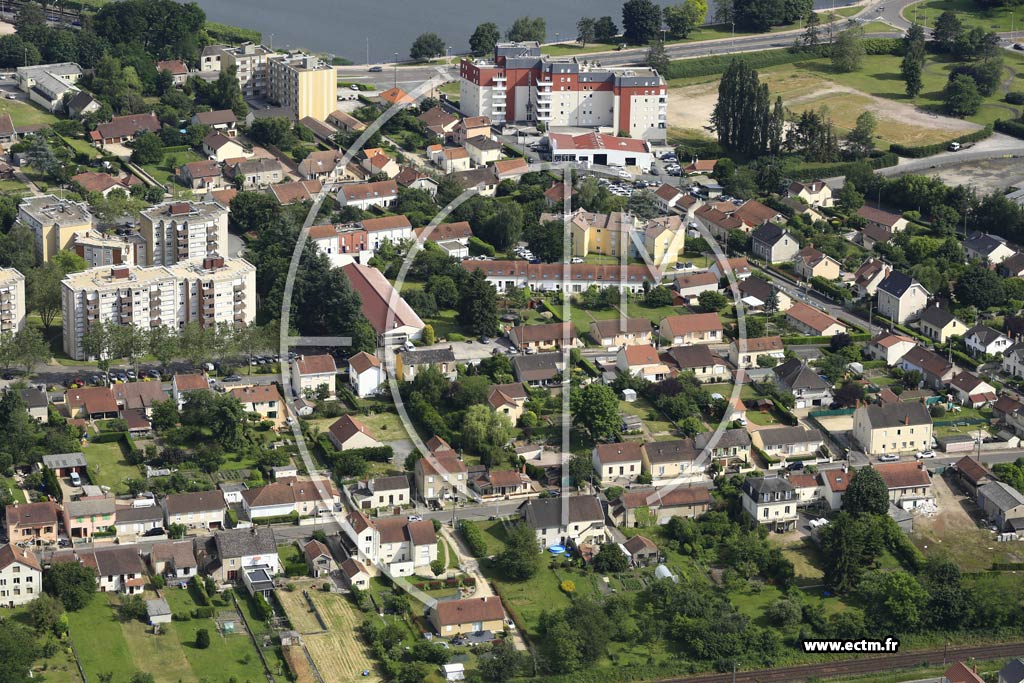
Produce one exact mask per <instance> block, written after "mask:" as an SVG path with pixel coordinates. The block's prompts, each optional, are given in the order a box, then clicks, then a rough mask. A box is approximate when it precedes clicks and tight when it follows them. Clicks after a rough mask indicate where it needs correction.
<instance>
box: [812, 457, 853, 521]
mask: <svg viewBox="0 0 1024 683" xmlns="http://www.w3.org/2000/svg"><path fill="white" fill-rule="evenodd" d="M818 476H819V477H820V478H821V497H822V498H823V499H824V500H825V502H826V503H828V507H829V509H830V510H832V511H833V512H835V511H836V510H839V509H840V508H841V507H842V506H843V496H844V495H845V494H846V488H847V487H848V486H849V485H850V481H851V480H852V479H853V475H852V474H850V473H849V472H848V471H847V469H846V468H845V467H844V468H843V469H841V470H822V471H821V472H820V473H819V474H818Z"/></svg>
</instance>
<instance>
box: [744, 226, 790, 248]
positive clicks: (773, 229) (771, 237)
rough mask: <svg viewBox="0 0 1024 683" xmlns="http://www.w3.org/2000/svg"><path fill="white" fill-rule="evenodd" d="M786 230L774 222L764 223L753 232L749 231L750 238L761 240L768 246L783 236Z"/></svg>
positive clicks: (756, 240)
mask: <svg viewBox="0 0 1024 683" xmlns="http://www.w3.org/2000/svg"><path fill="white" fill-rule="evenodd" d="M785 235H786V231H785V230H783V229H782V228H781V227H779V226H778V225H775V224H774V223H765V224H764V225H762V226H761V227H759V228H758V229H757V230H755V231H754V232H752V233H750V238H751V239H752V240H754V241H755V242H761V243H763V244H767V245H769V246H774V245H775V244H776V243H777V242H778V241H779V240H781V239H782V238H783V237H785Z"/></svg>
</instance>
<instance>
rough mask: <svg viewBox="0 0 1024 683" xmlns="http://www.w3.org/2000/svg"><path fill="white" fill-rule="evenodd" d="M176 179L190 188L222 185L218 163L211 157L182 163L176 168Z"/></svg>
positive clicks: (207, 188) (200, 188)
mask: <svg viewBox="0 0 1024 683" xmlns="http://www.w3.org/2000/svg"><path fill="white" fill-rule="evenodd" d="M178 180H180V181H181V183H182V184H183V185H184V186H185V187H187V188H189V189H190V190H213V189H216V188H219V187H224V177H223V175H222V170H221V167H220V164H219V163H217V162H216V161H214V160H212V159H203V160H202V161H192V162H189V163H187V164H183V165H182V166H180V167H179V168H178Z"/></svg>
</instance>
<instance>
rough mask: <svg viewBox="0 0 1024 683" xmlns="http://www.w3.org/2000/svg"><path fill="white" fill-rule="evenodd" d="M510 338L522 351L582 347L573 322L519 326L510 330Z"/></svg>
mask: <svg viewBox="0 0 1024 683" xmlns="http://www.w3.org/2000/svg"><path fill="white" fill-rule="evenodd" d="M508 338H509V341H511V342H512V345H513V346H515V347H516V348H517V349H519V350H520V351H526V350H527V349H533V350H537V351H539V350H542V349H560V348H563V347H565V346H567V347H569V348H575V347H576V346H580V345H581V343H580V340H579V338H577V336H576V325H575V324H574V323H572V322H564V323H545V324H542V325H517V326H516V327H513V328H512V329H511V330H509V333H508Z"/></svg>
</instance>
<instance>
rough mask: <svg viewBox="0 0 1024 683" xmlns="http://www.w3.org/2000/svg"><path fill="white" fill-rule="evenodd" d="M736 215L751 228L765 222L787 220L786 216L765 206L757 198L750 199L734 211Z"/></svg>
mask: <svg viewBox="0 0 1024 683" xmlns="http://www.w3.org/2000/svg"><path fill="white" fill-rule="evenodd" d="M732 215H733V216H734V217H736V218H739V219H740V220H741V221H743V224H744V225H745V226H749V227H750V228H751V229H753V228H757V227H760V226H762V225H764V224H765V223H782V222H785V218H786V217H785V216H783V215H782V214H781V213H779V212H778V211H776V210H775V209H773V208H771V207H769V206H765V205H764V204H762V203H761V202H759V201H757V200H756V199H749V200H747V201H745V202H743V204H742V205H741V206H740V207H739V208H738V209H736V210H735V211H733V214H732Z"/></svg>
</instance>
